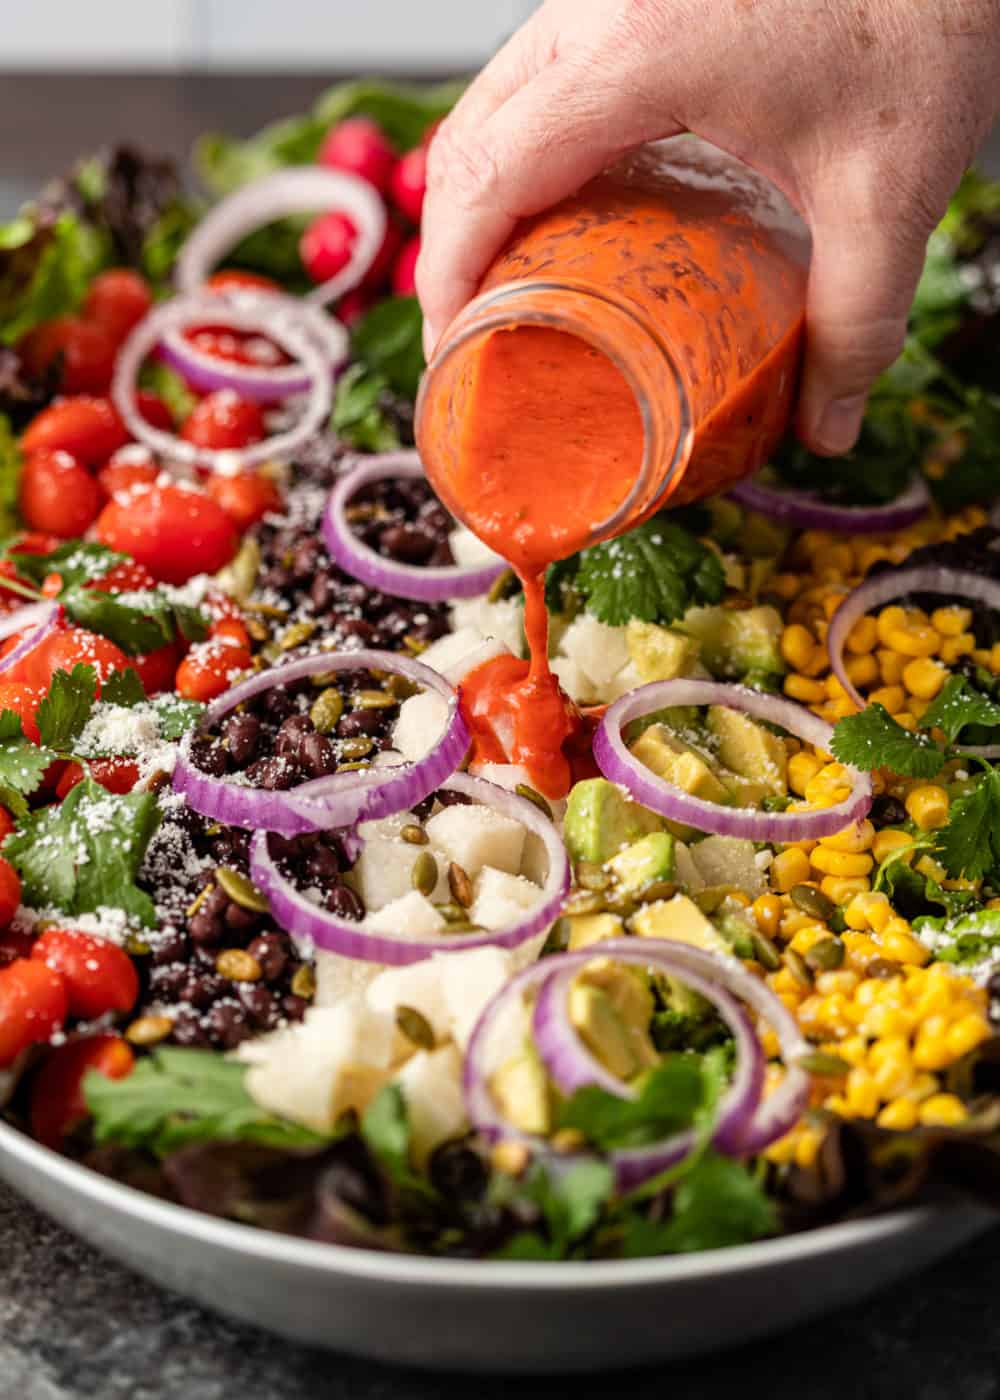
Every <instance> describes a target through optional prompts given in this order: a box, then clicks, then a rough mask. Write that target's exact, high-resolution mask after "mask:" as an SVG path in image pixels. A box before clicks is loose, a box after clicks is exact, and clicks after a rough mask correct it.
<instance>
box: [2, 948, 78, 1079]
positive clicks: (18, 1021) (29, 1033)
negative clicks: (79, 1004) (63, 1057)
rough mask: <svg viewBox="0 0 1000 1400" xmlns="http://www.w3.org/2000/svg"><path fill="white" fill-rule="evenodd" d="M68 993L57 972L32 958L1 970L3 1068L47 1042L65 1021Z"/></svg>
mask: <svg viewBox="0 0 1000 1400" xmlns="http://www.w3.org/2000/svg"><path fill="white" fill-rule="evenodd" d="M68 1011H69V994H68V992H67V991H66V984H65V982H64V981H63V979H62V977H61V976H60V975H59V973H58V972H54V971H53V970H52V968H50V967H47V966H46V964H45V963H43V962H36V961H35V960H34V959H33V958H20V959H19V960H18V961H17V962H13V963H11V964H10V966H9V967H3V968H0V1065H9V1064H10V1063H11V1061H12V1060H16V1059H17V1057H18V1055H20V1053H21V1051H22V1050H26V1049H27V1048H28V1046H29V1045H34V1044H36V1043H37V1042H38V1041H41V1040H48V1038H49V1036H51V1035H52V1033H53V1032H54V1031H57V1030H58V1029H59V1028H60V1026H61V1025H62V1023H63V1022H64V1021H65V1019H66V1016H67V1013H68Z"/></svg>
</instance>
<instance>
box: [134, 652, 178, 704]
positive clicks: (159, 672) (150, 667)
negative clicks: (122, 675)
mask: <svg viewBox="0 0 1000 1400" xmlns="http://www.w3.org/2000/svg"><path fill="white" fill-rule="evenodd" d="M185 650H186V648H185V646H184V643H183V642H181V641H173V642H167V644H166V645H165V646H162V647H157V648H156V650H155V651H147V652H144V653H143V654H142V655H141V656H130V657H129V659H128V664H129V665H130V666H131V667H132V669H133V670H134V671H135V672H136V674H137V675H138V677H139V679H140V680H141V681H142V688H143V690H144V691H145V692H146V694H147V695H159V694H160V693H161V691H164V690H173V688H174V675H175V674H176V671H177V667H178V666H179V665H180V663H181V660H182V658H183V656H184V652H185Z"/></svg>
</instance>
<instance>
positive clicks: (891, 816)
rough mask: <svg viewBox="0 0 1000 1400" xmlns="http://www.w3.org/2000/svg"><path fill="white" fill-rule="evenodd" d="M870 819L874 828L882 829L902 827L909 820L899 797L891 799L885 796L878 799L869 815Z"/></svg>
mask: <svg viewBox="0 0 1000 1400" xmlns="http://www.w3.org/2000/svg"><path fill="white" fill-rule="evenodd" d="M868 819H869V821H870V822H871V824H872V826H874V827H877V828H881V827H883V826H902V825H903V824H904V823H905V822H906V820H907V813H906V808H905V807H904V806H903V804H902V802H900V800H899V798H898V797H889V796H888V794H884V795H883V796H881V797H876V799H875V801H874V802H873V803H872V805H871V810H870V811H869V813H868Z"/></svg>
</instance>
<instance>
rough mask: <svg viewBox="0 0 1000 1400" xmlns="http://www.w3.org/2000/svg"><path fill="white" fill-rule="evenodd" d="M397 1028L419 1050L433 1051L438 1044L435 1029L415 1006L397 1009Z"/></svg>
mask: <svg viewBox="0 0 1000 1400" xmlns="http://www.w3.org/2000/svg"><path fill="white" fill-rule="evenodd" d="M396 1026H397V1027H398V1029H399V1030H400V1031H402V1033H403V1035H405V1036H406V1038H407V1040H410V1041H412V1042H413V1044H414V1045H415V1046H417V1048H418V1049H419V1050H433V1049H434V1046H435V1045H436V1044H437V1038H436V1037H435V1035H434V1027H433V1026H432V1025H431V1023H430V1021H428V1019H427V1017H426V1016H425V1015H424V1014H423V1013H422V1012H420V1011H418V1010H417V1009H416V1007H415V1006H397V1007H396Z"/></svg>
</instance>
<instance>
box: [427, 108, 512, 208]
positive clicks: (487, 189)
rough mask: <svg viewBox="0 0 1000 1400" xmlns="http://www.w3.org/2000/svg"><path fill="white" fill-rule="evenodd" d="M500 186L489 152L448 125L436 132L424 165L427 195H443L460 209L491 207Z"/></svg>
mask: <svg viewBox="0 0 1000 1400" xmlns="http://www.w3.org/2000/svg"><path fill="white" fill-rule="evenodd" d="M499 185H500V170H499V165H498V163H497V160H496V157H495V155H494V154H493V152H492V151H491V150H490V148H489V147H488V146H487V145H486V144H485V143H484V142H483V141H481V140H480V139H479V137H478V136H476V135H475V133H474V132H470V131H468V130H457V129H455V128H453V127H451V126H450V125H449V124H448V123H447V122H446V123H445V124H444V125H443V126H442V127H441V128H440V129H439V131H438V132H437V134H436V136H435V138H434V141H433V144H432V145H431V148H430V153H429V156H428V161H427V191H428V194H430V195H431V196H432V197H437V196H440V195H444V196H446V197H447V199H448V200H449V202H450V203H452V204H455V205H458V206H459V207H460V208H474V207H477V206H479V205H482V204H488V203H490V202H491V201H492V200H493V198H494V197H495V195H496V192H497V189H498V188H499Z"/></svg>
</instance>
